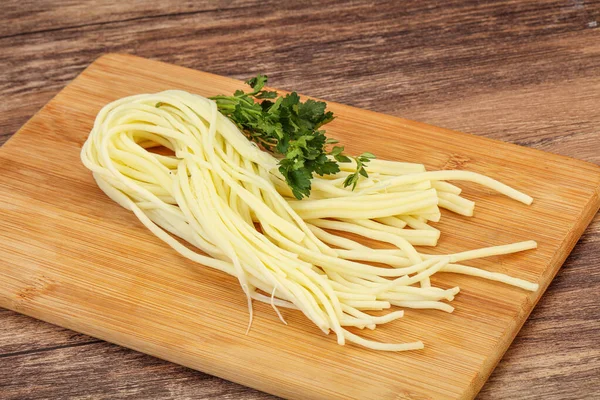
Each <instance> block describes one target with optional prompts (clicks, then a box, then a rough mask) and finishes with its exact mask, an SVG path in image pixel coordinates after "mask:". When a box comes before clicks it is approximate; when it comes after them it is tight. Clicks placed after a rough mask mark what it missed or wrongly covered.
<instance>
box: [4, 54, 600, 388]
mask: <svg viewBox="0 0 600 400" xmlns="http://www.w3.org/2000/svg"><path fill="white" fill-rule="evenodd" d="M242 86H243V85H242V84H241V82H239V81H236V80H232V79H228V78H224V77H219V76H215V75H210V74H206V73H202V72H198V71H192V70H189V69H185V68H181V67H176V66H173V65H168V64H163V63H160V62H156V61H150V60H146V59H142V58H137V57H132V56H125V55H114V54H110V55H107V56H104V57H102V58H100V59H99V60H97V61H96V62H94V63H93V64H92V65H91V66H90V67H89V68H87V69H86V70H85V71H84V72H83V73H82V74H81V75H80V76H79V77H78V78H77V79H75V80H74V81H73V82H72V83H71V84H69V85H68V86H67V87H66V88H65V89H64V90H63V91H62V92H61V93H59V94H58V95H57V96H56V97H55V98H54V99H53V100H52V101H51V102H50V103H48V104H47V105H46V106H45V107H44V108H43V109H42V110H41V111H40V112H39V113H38V114H36V115H35V116H34V117H33V118H32V119H31V120H30V121H29V122H28V123H27V124H26V125H25V126H24V127H23V128H22V129H21V130H20V131H19V132H18V133H17V134H16V135H14V137H12V138H11V139H10V140H9V141H8V142H7V143H6V144H5V145H4V147H2V148H0V171H1V172H0V260H1V261H0V306H2V307H6V308H9V309H11V310H15V311H17V312H20V313H23V314H26V315H30V316H32V317H35V318H39V319H41V320H44V321H47V322H51V323H53V324H57V325H60V326H63V327H66V328H70V329H73V330H76V331H79V332H83V333H86V334H88V335H92V336H95V337H98V338H101V339H104V340H107V341H110V342H113V343H117V344H120V345H122V346H126V347H129V348H132V349H135V350H138V351H141V352H144V353H148V354H151V355H154V356H156V357H160V358H163V359H165V360H170V361H173V362H175V363H179V364H182V365H185V366H188V367H190V368H194V369H198V370H201V371H204V372H207V373H210V374H213V375H217V376H220V377H223V378H225V379H229V380H232V381H235V382H239V383H241V384H243V385H247V386H251V387H254V388H257V389H260V390H263V391H266V392H269V393H273V394H276V395H280V396H283V397H288V398H293V399H332V398H355V399H469V398H473V397H474V396H475V395H476V394H477V392H478V391H479V389H480V388H481V386H482V385H483V383H484V382H485V380H486V379H487V377H488V376H489V375H490V373H491V371H492V370H493V368H494V367H495V365H496V364H497V363H498V361H499V360H500V358H501V357H502V355H503V354H504V352H505V351H506V349H507V348H508V346H509V344H510V343H511V341H512V340H513V338H514V337H515V335H516V334H517V332H518V331H519V329H520V327H521V325H522V324H523V322H524V321H525V319H526V318H527V316H528V315H529V313H530V312H531V310H532V308H533V307H534V305H535V303H536V302H537V300H538V299H539V298H540V296H541V295H542V293H543V291H544V290H545V289H546V287H547V286H548V284H549V283H550V281H551V280H552V278H553V277H554V275H555V274H556V272H557V270H558V269H559V268H560V266H561V264H562V263H563V262H564V260H565V258H566V257H567V255H568V254H569V252H570V251H571V249H572V248H573V246H574V244H575V242H576V241H577V240H578V238H579V237H580V235H581V234H582V232H583V231H584V229H585V227H586V226H587V225H588V223H589V222H590V221H591V219H592V217H593V215H594V214H595V213H596V212H597V210H598V207H599V204H600V199H599V191H600V168H599V167H598V166H596V165H593V164H589V163H585V162H582V161H578V160H574V159H570V158H566V157H562V156H558V155H553V154H548V153H543V152H540V151H537V150H532V149H528V148H523V147H518V146H515V145H511V144H507V143H501V142H497V141H493V140H489V139H485V138H481V137H475V136H471V135H466V134H463V133H458V132H453V131H449V130H445V129H441V128H436V127H433V126H429V125H425V124H421V123H417V122H413V121H408V120H404V119H400V118H395V117H390V116H386V115H381V114H377V113H373V112H369V111H364V110H360V109H356V108H352V107H348V106H344V105H340V104H333V103H330V104H329V107H330V109H331V110H332V111H334V112H335V114H336V115H338V118H337V119H336V120H335V121H334V122H333V123H331V124H330V125H328V126H327V128H328V133H329V135H331V136H333V137H336V138H338V139H340V140H341V141H342V143H343V144H345V145H346V148H347V150H348V151H349V153H351V154H353V153H359V152H362V151H371V152H373V153H375V154H376V155H377V156H378V157H379V158H384V159H392V160H406V161H413V162H422V163H424V164H425V165H426V166H427V167H428V169H465V170H470V171H476V172H481V173H484V174H486V175H489V176H491V177H493V178H496V179H499V180H501V181H503V182H505V183H507V184H509V185H511V186H514V187H515V188H517V189H520V190H523V191H525V192H527V193H528V194H530V195H531V196H533V198H534V199H535V200H534V203H533V205H531V206H525V205H523V204H520V203H517V202H515V201H512V200H510V199H507V198H505V197H503V196H500V195H497V194H495V193H492V192H491V191H489V190H487V189H481V188H480V187H477V186H474V185H470V184H460V186H461V187H463V188H464V192H463V194H464V196H465V197H467V198H470V199H473V200H475V201H476V202H477V207H476V215H475V216H474V217H473V218H465V217H461V216H457V215H453V214H451V213H444V215H443V218H442V222H440V223H439V224H438V226H439V227H440V229H441V230H442V239H441V240H440V245H439V248H436V249H425V250H423V251H430V252H432V253H433V252H442V251H443V252H447V251H461V250H467V249H473V248H478V247H484V246H491V245H499V244H506V243H510V242H515V241H522V240H527V239H533V240H536V241H537V242H538V244H539V248H538V249H537V250H534V251H528V252H524V253H520V254H514V255H510V256H502V257H491V258H488V259H485V260H476V261H473V262H471V265H474V266H477V267H481V268H485V269H488V270H491V271H498V272H503V273H508V274H510V275H513V276H516V277H520V278H524V279H528V280H531V281H535V282H538V283H540V287H541V288H540V290H539V291H538V292H537V293H528V292H525V291H523V290H520V289H517V288H512V287H509V286H506V285H503V284H500V283H495V282H488V281H484V280H481V279H477V278H472V277H465V276H457V275H452V274H439V276H436V277H435V279H434V280H433V283H434V284H436V285H439V286H442V287H451V286H455V285H458V286H460V287H461V289H462V291H461V293H460V294H459V295H458V296H457V298H456V300H455V301H454V302H453V303H452V304H453V305H454V306H455V308H456V310H455V312H454V313H453V314H446V313H443V312H441V311H434V310H424V311H423V310H421V311H419V310H407V311H406V314H405V317H404V318H403V319H402V320H399V321H395V322H393V323H390V324H388V325H385V326H380V327H378V328H377V329H376V330H375V331H366V332H362V334H364V336H366V337H368V338H371V339H375V340H381V341H390V342H405V341H413V340H416V339H421V340H423V341H424V343H425V346H426V347H425V349H424V350H420V351H413V352H405V353H384V352H376V351H371V350H367V349H364V348H361V347H358V346H353V345H346V346H343V347H342V346H338V345H337V344H336V343H335V340H334V338H333V335H330V336H326V335H323V334H322V333H321V332H320V331H319V330H318V329H317V328H316V327H314V326H313V325H312V324H311V323H310V322H309V321H308V320H306V319H305V318H304V317H303V316H302V315H301V314H300V313H299V312H296V311H290V310H282V312H283V314H284V317H285V318H286V320H287V321H288V323H289V325H288V326H285V325H283V324H282V323H280V322H279V320H278V318H277V316H276V315H275V313H274V312H273V310H272V309H271V308H270V307H269V306H268V305H264V304H256V305H255V318H254V323H253V325H252V329H251V331H250V333H249V334H248V335H245V334H244V333H245V331H246V326H247V323H248V313H247V308H246V300H245V297H244V295H243V294H242V291H241V290H240V289H239V287H238V284H237V281H236V280H235V279H234V278H231V277H229V276H226V275H224V274H222V273H220V272H217V271H213V270H210V269H208V268H206V267H203V266H201V265H198V264H194V263H192V262H190V261H188V260H187V259H184V258H182V257H180V256H179V255H178V254H176V253H175V252H174V251H173V250H171V249H170V248H169V247H168V246H167V245H166V244H164V243H163V242H161V241H160V240H159V239H157V238H155V237H154V236H153V235H152V234H151V233H150V232H149V231H147V230H146V229H145V228H144V227H143V226H142V225H141V224H140V223H139V222H138V221H137V219H136V218H135V217H134V216H133V214H131V213H129V212H127V211H126V210H124V209H122V208H120V207H119V206H117V205H116V204H115V203H113V202H111V201H110V200H109V199H108V198H107V197H106V196H105V195H104V194H103V193H102V192H101V191H100V190H99V189H98V188H97V187H96V185H95V183H94V181H93V179H92V177H91V174H90V173H89V172H88V171H87V170H86V169H85V168H84V167H83V165H82V164H81V163H80V161H79V150H80V147H81V145H82V144H83V142H84V140H85V139H86V137H87V135H88V132H89V131H90V129H91V126H92V123H93V120H94V117H95V115H96V113H97V112H98V111H99V110H100V108H101V107H102V106H104V105H105V104H106V103H108V102H110V101H113V100H116V99H118V98H120V97H123V96H127V95H132V94H138V93H148V92H156V91H160V90H164V89H171V88H179V89H185V90H188V91H192V92H195V93H199V94H201V95H204V96H209V95H216V94H221V93H232V92H233V91H234V90H235V89H238V88H241V87H242Z"/></svg>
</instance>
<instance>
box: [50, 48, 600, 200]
mask: <svg viewBox="0 0 600 400" xmlns="http://www.w3.org/2000/svg"><path fill="white" fill-rule="evenodd" d="M127 59H133V60H137V61H143V62H150V63H154V64H158V65H161V66H163V67H168V68H173V67H175V68H178V69H182V70H185V71H188V72H194V73H200V74H203V75H207V76H209V77H212V78H214V79H218V80H227V81H229V82H231V83H234V84H235V85H237V86H239V87H240V88H247V86H246V85H245V84H244V82H243V81H241V80H239V79H235V78H230V77H228V76H223V75H217V74H214V73H212V72H206V71H201V70H196V69H193V68H189V67H184V66H180V65H177V64H171V63H167V62H164V61H159V60H153V59H149V58H145V57H140V56H137V55H134V54H127V53H118V52H114V53H106V54H103V55H101V56H99V57H98V58H96V59H95V60H94V61H93V62H92V63H91V64H90V65H89V66H88V67H86V68H85V69H84V70H83V71H82V72H81V73H80V74H79V75H78V76H77V77H76V78H75V79H74V80H73V81H72V82H74V81H75V80H76V79H79V78H80V77H81V76H82V75H84V74H85V73H87V72H88V71H89V70H92V69H94V68H97V67H100V66H101V65H102V63H103V62H105V61H107V60H108V61H109V62H115V61H121V62H122V61H124V60H127ZM70 83H71V82H69V85H70ZM67 86H68V85H67ZM67 86H65V88H63V89H62V90H64V89H66V88H67ZM266 88H267V89H269V90H275V91H277V92H279V93H281V94H286V93H290V91H289V90H283V89H278V88H275V87H272V86H267V87H266ZM62 90H61V92H62ZM59 94H60V92H59ZM299 96H300V97H301V98H304V99H314V100H318V101H324V102H326V103H327V104H331V105H335V106H336V107H341V108H346V109H349V110H360V111H361V112H366V113H368V114H371V115H373V116H378V117H381V116H382V115H383V116H385V117H387V118H391V119H396V120H397V121H402V122H403V123H405V124H408V125H413V126H418V127H420V128H425V129H427V130H431V128H435V129H436V130H442V131H444V132H446V133H450V134H453V135H460V136H464V137H470V138H476V139H477V140H480V141H482V142H483V141H485V142H488V143H493V144H495V145H497V144H499V143H500V144H502V145H504V146H510V147H514V148H517V149H520V150H526V151H529V152H532V153H540V154H544V155H545V156H548V155H551V156H552V157H555V158H557V159H562V160H565V161H567V160H568V161H569V162H572V163H577V164H581V165H582V166H584V165H585V166H587V167H589V168H591V169H592V170H595V173H596V174H597V175H598V176H597V178H598V190H600V165H598V164H595V163H593V162H590V161H586V160H580V159H578V158H574V157H569V156H565V155H562V154H557V153H552V152H549V151H545V150H540V149H536V148H533V147H528V146H523V145H519V144H516V143H511V142H506V141H503V140H498V139H492V138H489V137H486V136H481V135H477V134H474V133H468V132H463V131H458V130H453V129H448V128H444V127H440V126H437V125H433V124H429V123H427V122H422V121H415V120H411V119H408V118H404V117H401V116H397V115H391V114H386V113H384V112H380V111H374V110H369V109H366V108H360V107H356V106H352V105H348V104H344V103H338V102H336V101H331V100H326V99H322V98H318V97H314V96H309V95H304V94H301V93H299ZM55 97H56V96H55ZM52 100H54V98H53V99H52ZM52 100H51V101H52Z"/></svg>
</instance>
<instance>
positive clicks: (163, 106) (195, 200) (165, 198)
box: [81, 90, 538, 351]
mask: <svg viewBox="0 0 600 400" xmlns="http://www.w3.org/2000/svg"><path fill="white" fill-rule="evenodd" d="M157 104H160V107H157V106H156V105H157ZM156 147H164V148H167V149H169V150H170V151H172V154H170V155H168V154H164V153H163V154H161V153H160V152H156V151H152V149H153V148H156ZM81 159H82V161H83V163H84V164H85V166H86V167H87V168H89V169H90V170H91V171H92V172H93V176H94V179H95V180H96V182H97V184H98V186H99V187H100V189H102V190H103V191H104V192H105V193H106V194H107V195H108V196H109V197H110V198H111V199H113V200H114V201H115V202H117V203H118V204H120V205H121V206H122V207H124V208H126V209H128V210H131V211H133V213H134V214H135V215H136V216H137V218H139V220H140V221H141V223H142V224H144V225H145V226H146V227H147V228H148V229H149V230H150V231H152V233H154V234H155V235H156V236H157V237H158V238H160V239H162V240H163V241H164V242H166V243H167V244H168V245H169V246H171V247H172V248H173V249H175V250H176V251H177V252H179V253H180V254H181V255H182V256H184V257H187V258H188V259H190V260H192V261H195V262H197V263H199V264H202V265H204V266H208V267H212V268H215V269H218V270H220V271H223V272H225V273H228V274H230V275H233V276H235V277H236V278H237V279H238V280H239V283H240V285H241V287H242V289H243V291H244V293H245V294H246V296H247V299H248V307H249V310H250V321H251V319H252V305H251V303H252V300H257V301H261V302H265V303H268V304H271V305H272V307H273V309H274V310H275V312H276V313H277V314H278V315H279V317H280V318H281V320H282V321H283V322H284V323H285V320H284V319H283V318H282V316H281V314H280V312H279V309H278V307H287V308H292V309H297V310H300V311H301V312H302V313H304V315H305V316H306V317H307V318H309V319H310V320H311V321H312V322H314V324H315V325H316V326H318V327H319V328H320V329H321V330H322V331H323V332H325V333H329V332H331V331H332V332H334V333H335V335H336V336H337V341H338V343H339V344H341V345H343V344H344V343H345V342H346V341H349V342H353V343H357V344H359V345H362V346H365V347H368V348H371V349H377V350H388V351H402V350H413V349H420V348H423V343H422V342H420V341H418V342H412V343H399V344H396V343H380V342H375V341H372V340H367V339H364V338H362V337H361V336H359V335H357V334H355V333H352V332H351V331H350V330H348V329H347V328H348V327H356V328H359V329H364V328H368V329H374V328H375V327H376V326H377V325H379V324H385V323H387V322H390V321H393V320H396V319H398V318H400V317H402V316H403V311H402V310H399V309H396V310H395V311H390V312H389V313H387V314H383V315H378V316H374V315H371V314H369V313H368V311H373V310H385V309H389V308H391V307H392V306H398V307H400V308H417V309H438V310H442V311H446V312H452V310H453V308H452V306H450V305H449V304H448V303H447V302H449V301H452V300H453V298H454V296H455V295H456V294H457V293H458V291H459V288H458V287H455V288H451V289H442V288H437V287H433V286H431V283H430V279H429V278H430V277H431V276H432V275H433V274H435V273H437V272H440V271H444V272H454V273H458V274H468V275H474V276H477V277H481V278H485V279H491V280H495V281H499V282H503V283H504V284H508V285H514V286H518V287H520V288H523V289H525V290H531V291H535V290H537V288H538V285H537V284H534V283H531V282H527V281H524V280H522V279H518V278H513V277H510V276H507V275H503V274H500V273H494V272H489V271H486V270H481V269H478V268H473V267H469V266H466V265H462V264H459V263H460V262H462V261H466V260H470V259H474V258H479V257H487V256H491V255H500V254H508V253H513V252H518V251H523V250H527V249H532V248H535V247H536V243H535V242H534V241H526V242H520V243H514V244H508V245H501V246H496V247H489V248H483V249H476V250H471V251H466V252H462V253H457V254H448V255H428V254H423V253H421V252H419V251H417V250H416V249H415V247H414V246H415V245H419V246H435V245H436V243H437V240H438V238H439V236H440V231H439V230H437V229H435V228H434V227H432V226H431V225H429V224H428V222H429V221H434V222H435V221H438V220H439V219H440V215H441V214H440V208H445V209H448V210H450V211H452V212H455V213H458V214H461V215H467V216H470V215H472V214H473V207H474V203H473V202H472V201H470V200H467V199H465V198H463V197H461V196H460V193H461V189H459V188H458V187H456V186H454V185H452V184H450V183H448V182H446V181H447V180H464V181H470V182H476V183H478V184H481V185H484V186H486V187H488V188H491V189H494V190H496V191H498V192H500V193H502V194H504V195H506V196H509V197H511V198H513V199H515V200H517V201H520V202H522V203H525V204H530V203H531V202H532V199H531V197H529V196H527V195H525V194H523V193H521V192H518V191H516V190H514V189H512V188H510V187H508V186H506V185H504V184H502V183H500V182H498V181H496V180H493V179H491V178H488V177H486V176H483V175H479V174H476V173H473V172H467V171H450V170H446V171H434V172H427V171H425V168H424V167H423V165H420V164H413V163H403V162H392V161H382V160H372V161H371V162H370V163H369V166H368V168H367V169H368V178H363V179H361V180H360V182H359V183H358V185H357V187H356V188H355V189H354V190H351V189H350V188H345V187H343V185H342V183H343V181H344V180H345V178H346V177H347V175H348V174H349V173H351V171H352V170H353V169H354V167H355V166H353V165H352V163H348V164H347V165H346V164H342V166H341V167H342V170H341V171H340V172H339V173H337V174H334V175H329V176H324V177H318V176H317V177H315V178H314V179H313V181H312V192H311V195H310V197H309V198H307V199H304V200H297V199H295V198H294V197H293V196H292V193H291V191H290V189H289V188H288V186H287V185H286V184H285V181H284V180H283V179H282V177H281V175H280V173H279V172H278V169H277V163H278V160H277V159H276V158H275V157H273V156H272V155H271V154H269V153H267V152H265V151H263V150H261V149H260V148H259V147H258V146H257V145H256V144H254V143H252V142H250V141H249V140H248V139H247V138H246V137H245V136H244V134H243V133H242V132H240V130H239V129H238V128H237V127H236V126H235V125H234V124H233V123H232V122H231V121H230V120H229V119H228V118H226V117H225V116H223V115H222V114H221V113H219V112H218V110H217V106H216V104H215V102H214V101H212V100H209V99H207V98H204V97H201V96H198V95H194V94H191V93H187V92H183V91H175V90H170V91H165V92H161V93H157V94H144V95H136V96H131V97H127V98H123V99H121V100H118V101H115V102H113V103H111V104H108V105H107V106H105V107H104V108H103V109H102V110H101V111H100V113H99V114H98V116H97V118H96V121H95V123H94V127H93V129H92V131H91V133H90V135H89V138H88V139H87V141H86V143H85V145H84V146H83V149H82V152H81ZM340 233H341V234H342V235H340ZM347 233H351V234H353V236H351V237H360V236H362V237H365V238H369V239H371V240H376V241H379V242H382V243H385V244H387V246H388V248H371V247H368V246H366V245H365V244H363V243H361V242H360V241H358V240H352V239H349V238H348V235H347ZM344 234H345V235H344ZM178 238H179V239H178ZM180 239H181V240H184V241H186V242H188V243H189V244H191V245H192V246H185V245H184V244H182V242H181V241H180ZM379 247H380V246H379ZM191 248H197V249H198V251H195V250H191ZM444 301H446V302H444ZM378 314H381V313H378Z"/></svg>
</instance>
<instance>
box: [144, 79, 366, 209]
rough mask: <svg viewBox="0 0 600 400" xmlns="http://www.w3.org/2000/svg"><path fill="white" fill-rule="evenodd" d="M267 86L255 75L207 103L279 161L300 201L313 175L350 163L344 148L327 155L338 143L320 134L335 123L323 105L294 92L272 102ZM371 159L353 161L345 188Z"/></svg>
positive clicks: (273, 94)
mask: <svg viewBox="0 0 600 400" xmlns="http://www.w3.org/2000/svg"><path fill="white" fill-rule="evenodd" d="M267 82H268V78H267V76H266V75H257V76H256V77H254V78H251V79H248V80H247V81H246V83H247V84H248V85H249V86H250V87H251V88H252V90H251V91H249V92H244V91H242V90H236V91H235V92H234V94H233V96H227V95H219V96H214V97H211V99H212V100H214V101H215V102H216V103H217V108H218V110H219V111H220V112H221V113H222V114H223V115H225V116H226V117H228V118H229V119H230V120H231V121H232V122H233V123H234V124H235V125H236V126H237V127H238V128H239V129H240V130H241V131H242V132H243V133H244V134H245V135H246V137H247V138H248V139H249V140H251V141H253V142H255V143H257V144H259V145H260V146H262V148H264V149H265V150H267V151H269V152H271V153H273V155H275V156H276V157H278V158H279V172H280V173H281V175H282V176H283V177H284V179H285V181H286V183H287V184H288V186H289V187H290V189H291V190H292V193H293V195H294V196H295V197H296V198H297V199H302V198H304V197H308V196H310V190H311V180H312V179H313V176H314V174H317V175H331V174H337V173H338V172H340V167H339V165H338V163H349V162H351V161H352V160H351V158H350V157H349V156H347V155H345V154H344V153H343V152H344V147H343V146H334V147H333V148H332V149H331V151H327V146H328V145H330V144H336V143H338V141H337V140H335V139H331V138H327V136H326V135H325V131H324V130H320V129H319V128H320V127H321V126H323V125H325V124H327V123H329V122H331V121H333V119H334V118H335V117H334V115H333V113H332V112H331V111H327V104H326V103H324V102H322V101H316V100H312V99H308V100H306V101H304V102H303V101H301V100H300V96H298V94H297V93H296V92H292V93H289V94H287V95H285V96H280V97H277V96H278V95H277V92H275V91H269V90H265V89H264V88H265V86H266V84H267ZM257 100H258V101H257ZM156 106H157V107H160V105H159V104H157V105H156ZM328 155H330V156H331V157H333V159H331V158H330V157H328ZM372 158H375V156H374V155H372V154H371V153H363V154H361V155H360V156H358V157H356V158H354V159H355V161H356V164H357V168H356V172H354V173H353V174H350V175H348V177H347V178H346V179H345V180H344V187H348V186H352V189H354V188H356V185H357V183H358V180H359V175H360V176H364V177H368V174H367V171H366V170H365V169H364V167H363V165H364V164H366V163H368V162H369V160H370V159H372Z"/></svg>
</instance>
